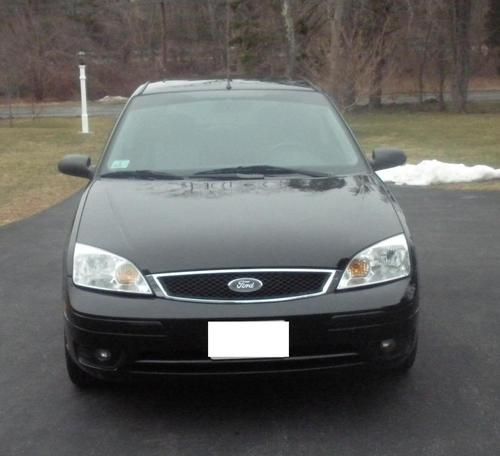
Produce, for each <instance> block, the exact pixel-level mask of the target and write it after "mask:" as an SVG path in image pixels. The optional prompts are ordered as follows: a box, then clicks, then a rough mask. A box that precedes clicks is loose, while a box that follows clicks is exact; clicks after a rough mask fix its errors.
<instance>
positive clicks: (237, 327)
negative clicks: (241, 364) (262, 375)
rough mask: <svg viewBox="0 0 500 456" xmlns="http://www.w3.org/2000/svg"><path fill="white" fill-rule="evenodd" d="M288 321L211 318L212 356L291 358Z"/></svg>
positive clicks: (210, 347) (214, 357)
mask: <svg viewBox="0 0 500 456" xmlns="http://www.w3.org/2000/svg"><path fill="white" fill-rule="evenodd" d="M288 326H289V325H288V321H209V322H208V357H209V358H212V359H249V358H288V356H290V336H289V327H288Z"/></svg>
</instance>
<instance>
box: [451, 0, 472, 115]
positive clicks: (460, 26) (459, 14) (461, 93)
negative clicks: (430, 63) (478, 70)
mask: <svg viewBox="0 0 500 456" xmlns="http://www.w3.org/2000/svg"><path fill="white" fill-rule="evenodd" d="M471 20H472V1H471V0H453V1H452V2H451V4H450V26H451V46H452V56H453V66H454V71H453V80H452V97H453V109H454V110H455V111H457V112H465V110H466V107H467V96H468V91H469V79H470V69H471V68H470V46H471V43H470V28H471Z"/></svg>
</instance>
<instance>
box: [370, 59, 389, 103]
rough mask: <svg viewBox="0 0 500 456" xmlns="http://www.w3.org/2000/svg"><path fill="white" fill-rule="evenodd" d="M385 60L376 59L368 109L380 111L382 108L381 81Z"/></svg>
mask: <svg viewBox="0 0 500 456" xmlns="http://www.w3.org/2000/svg"><path fill="white" fill-rule="evenodd" d="M384 67H385V59H384V58H383V57H378V59H377V61H376V63H375V68H374V69H373V78H372V81H371V87H370V101H369V103H368V105H369V107H370V108H372V109H380V108H381V107H382V80H383V79H384Z"/></svg>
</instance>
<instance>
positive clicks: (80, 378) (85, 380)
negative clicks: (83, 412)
mask: <svg viewBox="0 0 500 456" xmlns="http://www.w3.org/2000/svg"><path fill="white" fill-rule="evenodd" d="M65 355H66V370H67V372H68V377H69V379H70V380H71V381H72V383H73V384H74V385H75V386H77V387H78V388H82V389H83V388H89V387H91V386H95V385H98V384H99V383H100V381H99V380H98V379H97V378H95V377H92V375H89V374H87V372H85V371H84V370H82V369H80V367H79V366H78V364H76V363H75V362H74V361H73V359H72V358H71V356H70V354H69V353H68V350H65Z"/></svg>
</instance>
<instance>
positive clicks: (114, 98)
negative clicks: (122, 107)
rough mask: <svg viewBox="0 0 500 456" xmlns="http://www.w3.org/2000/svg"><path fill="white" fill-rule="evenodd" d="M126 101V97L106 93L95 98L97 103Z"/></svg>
mask: <svg viewBox="0 0 500 456" xmlns="http://www.w3.org/2000/svg"><path fill="white" fill-rule="evenodd" d="M126 101H127V97H121V96H119V95H106V96H105V97H102V98H99V100H97V102H98V103H125V102H126Z"/></svg>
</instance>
